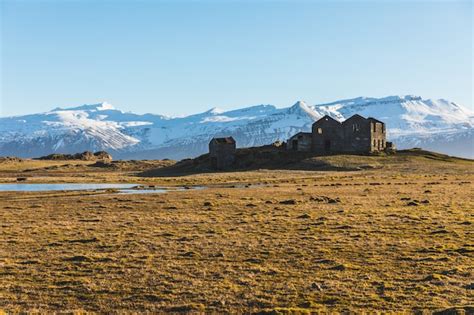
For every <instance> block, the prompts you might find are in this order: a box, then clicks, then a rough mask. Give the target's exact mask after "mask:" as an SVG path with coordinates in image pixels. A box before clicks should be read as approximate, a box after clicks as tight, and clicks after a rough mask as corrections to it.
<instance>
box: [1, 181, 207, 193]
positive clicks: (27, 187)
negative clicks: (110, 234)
mask: <svg viewBox="0 0 474 315" xmlns="http://www.w3.org/2000/svg"><path fill="white" fill-rule="evenodd" d="M105 189H116V190H117V191H118V193H120V194H150V193H166V192H170V191H183V190H188V189H204V187H202V186H199V187H147V186H140V185H137V184H77V183H75V184H68V183H61V184H0V192H1V191H10V192H11V191H30V192H35V191H64V190H70V191H71V190H72V191H74V190H105Z"/></svg>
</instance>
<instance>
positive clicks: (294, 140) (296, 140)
mask: <svg viewBox="0 0 474 315" xmlns="http://www.w3.org/2000/svg"><path fill="white" fill-rule="evenodd" d="M311 137H312V134H311V132H298V133H297V134H296V135H294V136H292V137H291V138H290V139H288V142H287V143H286V148H287V149H288V150H291V151H302V152H309V151H311V143H312V142H311Z"/></svg>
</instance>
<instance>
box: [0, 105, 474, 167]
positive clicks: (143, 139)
mask: <svg viewBox="0 0 474 315" xmlns="http://www.w3.org/2000/svg"><path fill="white" fill-rule="evenodd" d="M355 113H358V114H361V115H363V116H366V117H375V118H378V119H380V120H383V121H385V122H386V123H387V129H388V132H389V139H390V140H393V141H395V142H396V144H397V146H398V147H401V148H404V147H412V146H421V147H424V148H427V149H430V148H432V149H433V148H434V149H435V150H436V151H442V152H445V153H451V154H457V155H461V156H468V157H474V152H473V148H472V144H473V139H474V137H473V131H472V130H473V126H474V114H473V113H472V112H471V111H469V110H468V109H466V108H463V107H462V106H459V105H457V104H455V103H452V102H449V101H447V100H437V101H434V100H424V99H422V98H421V97H415V96H390V97H385V98H379V99H377V98H364V97H359V98H355V99H349V100H341V101H337V102H333V103H328V104H320V105H314V106H309V105H307V104H306V103H304V102H302V101H299V102H297V103H296V104H294V105H293V106H291V107H288V108H276V107H275V106H272V105H257V106H252V107H246V108H242V109H237V110H232V111H222V110H219V109H216V108H213V109H211V110H209V111H206V112H203V113H200V114H195V115H190V116H186V117H174V118H173V117H167V116H162V115H154V114H145V115H137V114H133V113H124V112H122V111H120V110H117V109H115V108H114V107H113V106H112V105H110V104H108V103H100V104H93V105H83V106H79V107H75V108H69V109H63V108H56V109H54V110H52V111H50V112H46V113H41V114H35V115H27V116H18V117H6V118H0V155H17V156H25V157H30V156H39V155H44V154H49V153H54V152H60V153H74V152H78V151H84V150H108V151H110V152H112V153H113V154H114V155H115V156H116V157H122V158H135V159H139V158H149V159H151V158H155V159H156V158H165V157H168V158H174V159H180V158H185V157H192V156H196V155H199V154H202V153H204V152H206V151H207V145H208V142H209V140H210V139H211V138H212V137H214V136H227V135H232V136H233V137H234V138H235V139H236V140H237V143H238V146H239V147H248V146H257V145H264V144H269V143H272V142H274V141H276V140H286V139H287V138H289V137H290V136H291V135H293V134H295V133H297V132H299V131H310V130H311V124H312V123H313V122H314V121H315V120H317V119H319V118H320V117H322V116H323V115H326V114H328V115H330V116H332V117H334V118H336V119H339V120H344V119H347V118H348V117H350V116H351V115H353V114H355Z"/></svg>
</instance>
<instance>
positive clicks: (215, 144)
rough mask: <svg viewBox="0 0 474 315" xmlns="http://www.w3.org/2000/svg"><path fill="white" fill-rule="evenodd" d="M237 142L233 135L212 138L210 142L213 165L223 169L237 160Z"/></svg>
mask: <svg viewBox="0 0 474 315" xmlns="http://www.w3.org/2000/svg"><path fill="white" fill-rule="evenodd" d="M235 152H236V142H235V140H234V138H232V137H224V138H212V140H211V141H210V142H209V158H210V161H211V167H212V168H214V169H218V170H223V169H227V168H229V167H231V166H232V165H233V164H234V162H235Z"/></svg>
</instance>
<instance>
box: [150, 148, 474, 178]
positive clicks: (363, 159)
mask: <svg viewBox="0 0 474 315" xmlns="http://www.w3.org/2000/svg"><path fill="white" fill-rule="evenodd" d="M473 162H474V161H473V160H469V159H463V158H458V157H453V156H448V155H445V154H440V153H435V152H430V151H425V150H422V149H416V148H415V149H410V150H401V151H397V152H396V153H393V154H385V153H381V154H378V155H355V154H338V155H327V156H314V153H309V152H294V151H288V150H285V149H284V148H282V147H276V146H272V145H267V146H262V147H253V148H242V149H238V150H237V153H236V162H235V165H234V167H232V168H230V169H228V170H227V171H252V170H259V169H269V170H302V171H358V170H367V169H397V168H400V169H403V168H407V167H409V168H425V167H443V168H446V167H448V168H449V167H455V165H457V164H463V165H465V164H466V163H467V164H470V163H473ZM210 172H216V170H214V169H213V168H212V167H211V164H210V159H209V154H204V155H201V156H199V157H197V158H195V159H186V160H182V161H180V162H178V163H176V164H173V165H170V166H168V167H164V168H159V169H153V170H147V171H145V172H143V173H142V174H141V176H145V177H163V176H182V175H190V174H197V173H210Z"/></svg>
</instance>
